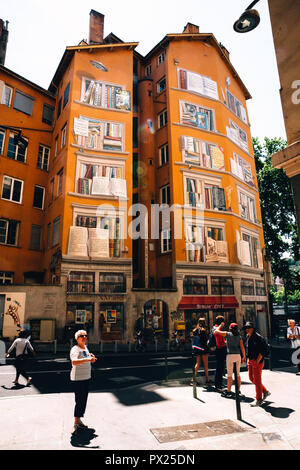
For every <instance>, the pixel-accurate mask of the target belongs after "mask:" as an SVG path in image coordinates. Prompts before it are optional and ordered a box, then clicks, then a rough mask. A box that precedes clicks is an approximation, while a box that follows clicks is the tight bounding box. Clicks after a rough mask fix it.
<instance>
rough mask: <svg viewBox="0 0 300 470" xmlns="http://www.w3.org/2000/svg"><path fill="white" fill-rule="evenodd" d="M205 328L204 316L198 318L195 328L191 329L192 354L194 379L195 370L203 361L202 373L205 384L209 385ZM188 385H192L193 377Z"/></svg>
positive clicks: (196, 370)
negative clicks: (194, 361)
mask: <svg viewBox="0 0 300 470" xmlns="http://www.w3.org/2000/svg"><path fill="white" fill-rule="evenodd" d="M207 340H208V335H207V328H206V321H205V318H199V320H198V323H197V326H196V328H194V329H193V345H192V349H193V355H194V356H195V360H196V364H195V380H196V378H197V372H198V370H199V367H200V365H201V362H202V363H203V367H204V373H205V378H206V385H210V384H211V383H212V381H211V380H210V378H209V375H208V353H209V349H208V346H207ZM190 385H194V379H192V380H191V383H190Z"/></svg>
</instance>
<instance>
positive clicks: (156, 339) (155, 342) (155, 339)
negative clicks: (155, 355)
mask: <svg viewBox="0 0 300 470" xmlns="http://www.w3.org/2000/svg"><path fill="white" fill-rule="evenodd" d="M157 343H158V341H157V339H155V352H157Z"/></svg>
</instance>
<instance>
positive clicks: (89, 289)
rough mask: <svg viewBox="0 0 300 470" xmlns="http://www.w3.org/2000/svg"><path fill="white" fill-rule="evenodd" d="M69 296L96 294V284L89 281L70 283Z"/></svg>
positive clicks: (68, 286)
mask: <svg viewBox="0 0 300 470" xmlns="http://www.w3.org/2000/svg"><path fill="white" fill-rule="evenodd" d="M67 292H68V294H93V293H94V292H95V283H94V282H87V281H82V282H80V281H68V284H67Z"/></svg>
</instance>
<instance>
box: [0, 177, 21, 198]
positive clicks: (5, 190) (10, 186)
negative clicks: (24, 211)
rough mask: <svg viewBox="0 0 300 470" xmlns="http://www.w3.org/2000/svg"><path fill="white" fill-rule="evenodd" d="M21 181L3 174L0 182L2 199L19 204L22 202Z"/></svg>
mask: <svg viewBox="0 0 300 470" xmlns="http://www.w3.org/2000/svg"><path fill="white" fill-rule="evenodd" d="M23 183H24V182H23V181H22V180H18V179H16V178H11V177H10V176H5V175H4V177H3V182H2V195H1V197H2V199H6V200H7V201H11V202H17V203H19V204H20V203H21V202H22V195H23Z"/></svg>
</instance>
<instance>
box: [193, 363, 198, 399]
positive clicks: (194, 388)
mask: <svg viewBox="0 0 300 470" xmlns="http://www.w3.org/2000/svg"><path fill="white" fill-rule="evenodd" d="M192 358H193V361H192V362H193V397H194V398H197V382H196V379H197V377H196V371H195V365H196V358H195V356H194V355H192Z"/></svg>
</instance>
